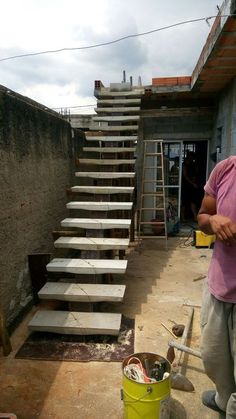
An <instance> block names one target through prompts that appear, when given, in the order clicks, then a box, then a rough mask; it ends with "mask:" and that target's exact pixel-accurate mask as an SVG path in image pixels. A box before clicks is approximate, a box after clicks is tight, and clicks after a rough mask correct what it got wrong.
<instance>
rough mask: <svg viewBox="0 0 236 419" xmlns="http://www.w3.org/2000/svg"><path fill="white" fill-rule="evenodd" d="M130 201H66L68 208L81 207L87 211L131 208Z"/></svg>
mask: <svg viewBox="0 0 236 419" xmlns="http://www.w3.org/2000/svg"><path fill="white" fill-rule="evenodd" d="M132 205H133V203H132V202H91V201H88V202H76V201H72V202H68V204H66V207H67V208H68V209H83V210H89V211H113V210H124V211H127V210H131V209H132Z"/></svg>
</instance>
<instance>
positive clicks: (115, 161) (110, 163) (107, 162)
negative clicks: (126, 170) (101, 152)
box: [77, 159, 135, 166]
mask: <svg viewBox="0 0 236 419" xmlns="http://www.w3.org/2000/svg"><path fill="white" fill-rule="evenodd" d="M77 164H95V165H98V166H105V165H108V166H119V165H121V164H135V159H77Z"/></svg>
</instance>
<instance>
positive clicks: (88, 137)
mask: <svg viewBox="0 0 236 419" xmlns="http://www.w3.org/2000/svg"><path fill="white" fill-rule="evenodd" d="M137 139H138V136H137V135H124V136H122V135H120V136H118V135H117V136H107V137H106V136H98V135H94V136H91V135H89V134H88V135H86V140H87V141H112V142H113V141H119V142H120V141H137Z"/></svg>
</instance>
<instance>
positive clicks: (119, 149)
mask: <svg viewBox="0 0 236 419" xmlns="http://www.w3.org/2000/svg"><path fill="white" fill-rule="evenodd" d="M83 151H90V152H94V153H134V152H135V151H136V147H83Z"/></svg>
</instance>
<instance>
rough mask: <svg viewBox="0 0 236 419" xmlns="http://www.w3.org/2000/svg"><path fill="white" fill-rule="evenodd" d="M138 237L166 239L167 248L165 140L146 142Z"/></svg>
mask: <svg viewBox="0 0 236 419" xmlns="http://www.w3.org/2000/svg"><path fill="white" fill-rule="evenodd" d="M143 143H144V153H143V170H142V180H141V197H140V208H139V225H138V236H139V239H142V238H157V239H164V240H165V245H166V248H167V221H166V200H165V187H164V157H163V140H144V141H143Z"/></svg>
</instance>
